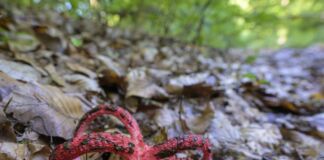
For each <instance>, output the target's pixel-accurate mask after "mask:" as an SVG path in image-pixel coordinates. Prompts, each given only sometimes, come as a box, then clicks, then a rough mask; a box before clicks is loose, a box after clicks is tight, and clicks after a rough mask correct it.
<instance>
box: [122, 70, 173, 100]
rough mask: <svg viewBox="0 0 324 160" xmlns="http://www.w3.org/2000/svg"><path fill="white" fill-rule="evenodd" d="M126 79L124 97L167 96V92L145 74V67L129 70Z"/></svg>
mask: <svg viewBox="0 0 324 160" xmlns="http://www.w3.org/2000/svg"><path fill="white" fill-rule="evenodd" d="M126 80H127V82H128V87H127V93H126V97H131V96H136V97H142V98H158V99H159V98H167V97H168V93H167V92H166V91H165V90H164V89H163V88H162V87H160V86H158V85H157V84H155V83H154V82H153V81H152V79H151V78H150V77H149V76H147V72H146V69H145V68H138V69H133V70H131V71H130V72H129V73H128V74H127V76H126Z"/></svg>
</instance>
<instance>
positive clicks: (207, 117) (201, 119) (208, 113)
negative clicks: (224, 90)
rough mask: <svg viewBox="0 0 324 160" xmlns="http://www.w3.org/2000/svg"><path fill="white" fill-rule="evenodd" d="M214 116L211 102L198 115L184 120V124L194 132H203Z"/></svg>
mask: <svg viewBox="0 0 324 160" xmlns="http://www.w3.org/2000/svg"><path fill="white" fill-rule="evenodd" d="M214 116H215V110H214V106H213V104H211V103H209V104H208V105H207V106H206V109H205V110H204V111H203V112H202V113H201V115H199V116H195V117H192V118H190V119H189V120H188V121H186V124H187V125H186V126H188V128H189V129H190V130H191V131H193V132H194V133H196V134H202V133H204V132H205V131H206V130H207V129H208V127H209V125H210V124H211V122H212V119H213V118H214Z"/></svg>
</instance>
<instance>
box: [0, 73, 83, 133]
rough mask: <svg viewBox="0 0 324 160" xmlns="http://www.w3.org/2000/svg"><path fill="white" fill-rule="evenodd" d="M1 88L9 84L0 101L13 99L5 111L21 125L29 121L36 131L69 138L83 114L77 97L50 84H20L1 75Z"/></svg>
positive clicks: (4, 102) (3, 102)
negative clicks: (68, 94)
mask: <svg viewBox="0 0 324 160" xmlns="http://www.w3.org/2000/svg"><path fill="white" fill-rule="evenodd" d="M0 73H1V72H0ZM0 80H1V81H0V88H2V87H7V86H11V87H12V88H11V90H12V92H11V94H10V96H8V97H7V98H6V99H4V100H3V101H2V102H1V105H2V106H4V105H5V104H6V103H7V102H8V100H9V99H10V98H12V101H11V102H10V104H9V106H8V107H7V108H6V111H5V112H6V113H7V114H8V113H12V116H13V118H15V119H17V120H18V122H20V123H22V124H27V123H29V124H30V125H31V128H32V129H33V130H34V131H36V132H37V133H40V134H44V135H48V136H58V137H63V138H66V139H68V138H71V137H72V133H73V129H74V128H75V126H76V121H77V120H78V119H79V118H80V117H81V116H82V115H83V114H84V112H83V110H82V107H81V102H80V100H79V99H77V98H74V97H71V96H67V95H66V94H64V93H63V92H62V91H61V90H59V89H58V88H56V87H53V86H46V85H41V84H38V83H20V82H17V81H15V80H14V79H11V78H10V77H8V76H7V75H6V74H3V73H1V74H0Z"/></svg>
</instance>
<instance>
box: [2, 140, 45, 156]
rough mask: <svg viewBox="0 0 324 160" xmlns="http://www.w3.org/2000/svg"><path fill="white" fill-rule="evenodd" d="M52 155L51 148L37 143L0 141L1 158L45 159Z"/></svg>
mask: <svg viewBox="0 0 324 160" xmlns="http://www.w3.org/2000/svg"><path fill="white" fill-rule="evenodd" d="M49 155H50V149H49V148H48V147H47V146H45V145H42V144H37V143H13V142H0V159H2V160H26V159H28V160H29V159H33V160H35V159H36V157H37V160H45V159H48V157H49Z"/></svg>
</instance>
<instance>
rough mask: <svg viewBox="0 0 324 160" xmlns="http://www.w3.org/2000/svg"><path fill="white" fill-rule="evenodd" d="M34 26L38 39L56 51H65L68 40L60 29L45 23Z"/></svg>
mask: <svg viewBox="0 0 324 160" xmlns="http://www.w3.org/2000/svg"><path fill="white" fill-rule="evenodd" d="M32 28H33V30H34V33H35V35H36V37H37V38H38V40H39V41H40V42H41V43H42V44H43V45H44V46H46V48H47V49H49V50H51V51H55V52H63V51H64V50H65V49H66V47H67V42H66V40H64V39H63V35H62V33H61V32H60V31H59V30H57V29H55V28H52V27H48V26H45V25H34V26H33V27H32Z"/></svg>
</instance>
